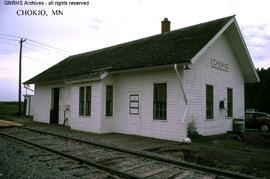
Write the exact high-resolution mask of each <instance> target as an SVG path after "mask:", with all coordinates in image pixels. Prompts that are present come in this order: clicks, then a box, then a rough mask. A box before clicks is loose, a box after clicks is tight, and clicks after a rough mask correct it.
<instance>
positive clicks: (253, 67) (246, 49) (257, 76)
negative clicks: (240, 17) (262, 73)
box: [234, 18, 260, 82]
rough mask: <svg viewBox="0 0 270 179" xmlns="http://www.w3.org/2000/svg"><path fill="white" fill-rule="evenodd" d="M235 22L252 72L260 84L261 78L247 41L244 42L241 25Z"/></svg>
mask: <svg viewBox="0 0 270 179" xmlns="http://www.w3.org/2000/svg"><path fill="white" fill-rule="evenodd" d="M234 22H235V26H236V30H237V31H238V33H239V36H240V39H241V42H242V44H243V46H244V49H245V51H246V54H247V57H248V60H249V63H250V64H251V66H252V70H253V72H254V74H255V76H256V79H257V82H260V77H259V75H258V73H257V71H256V68H255V66H254V64H253V62H252V59H251V56H250V54H249V51H248V48H247V45H246V43H245V41H244V38H243V35H242V33H241V31H240V28H239V25H238V23H237V21H236V19H235V18H234Z"/></svg>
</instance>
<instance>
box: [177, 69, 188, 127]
mask: <svg viewBox="0 0 270 179" xmlns="http://www.w3.org/2000/svg"><path fill="white" fill-rule="evenodd" d="M174 70H175V72H176V74H177V77H178V81H179V85H180V88H181V90H182V92H183V96H184V100H185V112H184V115H183V119H182V122H184V121H185V118H186V114H187V109H188V106H187V104H188V100H187V96H186V93H185V90H184V87H183V82H182V79H181V77H180V74H179V72H178V69H177V64H174Z"/></svg>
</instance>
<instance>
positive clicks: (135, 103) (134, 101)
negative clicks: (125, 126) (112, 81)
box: [129, 94, 139, 115]
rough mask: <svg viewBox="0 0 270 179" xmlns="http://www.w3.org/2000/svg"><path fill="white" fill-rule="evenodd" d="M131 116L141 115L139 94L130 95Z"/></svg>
mask: <svg viewBox="0 0 270 179" xmlns="http://www.w3.org/2000/svg"><path fill="white" fill-rule="evenodd" d="M129 115H139V94H131V95H129Z"/></svg>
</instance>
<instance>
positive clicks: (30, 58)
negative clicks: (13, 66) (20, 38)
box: [23, 56, 51, 65]
mask: <svg viewBox="0 0 270 179" xmlns="http://www.w3.org/2000/svg"><path fill="white" fill-rule="evenodd" d="M23 58H28V59H29V60H34V61H37V62H40V63H44V64H47V65H51V64H49V63H46V62H44V61H41V60H38V59H36V58H33V57H30V56H23Z"/></svg>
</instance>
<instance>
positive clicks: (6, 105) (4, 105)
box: [0, 101, 24, 116]
mask: <svg viewBox="0 0 270 179" xmlns="http://www.w3.org/2000/svg"><path fill="white" fill-rule="evenodd" d="M21 104H22V105H21V109H22V112H23V107H24V105H23V102H22V103H21ZM0 115H6V116H15V115H18V102H14V101H8V102H5V101H4V102H0Z"/></svg>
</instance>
